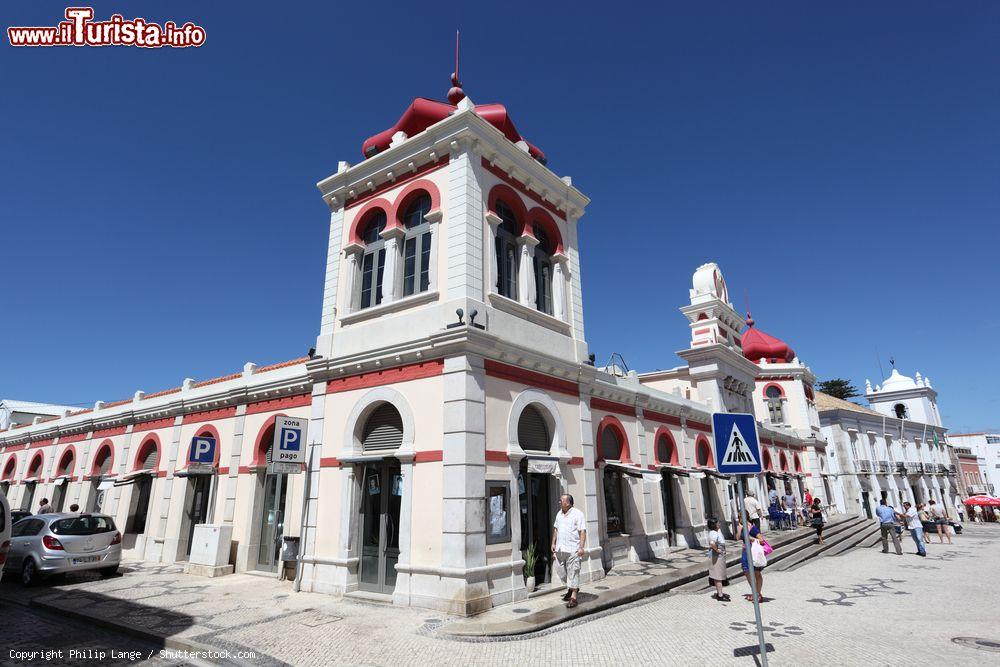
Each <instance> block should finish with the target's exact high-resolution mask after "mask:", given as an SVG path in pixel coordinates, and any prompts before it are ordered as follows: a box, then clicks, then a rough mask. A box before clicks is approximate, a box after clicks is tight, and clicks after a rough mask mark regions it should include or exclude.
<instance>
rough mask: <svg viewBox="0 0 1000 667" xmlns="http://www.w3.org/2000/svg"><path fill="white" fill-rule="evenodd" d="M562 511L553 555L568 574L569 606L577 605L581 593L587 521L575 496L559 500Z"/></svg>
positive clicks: (566, 577)
mask: <svg viewBox="0 0 1000 667" xmlns="http://www.w3.org/2000/svg"><path fill="white" fill-rule="evenodd" d="M559 508H560V511H559V512H556V521H555V523H554V524H553V526H552V527H553V528H554V530H553V531H552V553H553V555H555V557H556V561H557V562H558V563H559V565H560V566H561V567H562V568H563V569H564V570H565V579H566V589H567V590H566V595H564V596H563V600H566V606H567V607H568V608H570V609H572V608H573V607H575V606H576V605H577V601H576V594H577V593H579V592H580V561H581V559H582V558H583V555H584V554H585V553H586V547H587V519H586V518H585V517H584V516H583V512H581V511H580V510H578V509H577V508H575V507H573V496H571V495H569V494H568V493H566V494H563V495H562V496H560V497H559Z"/></svg>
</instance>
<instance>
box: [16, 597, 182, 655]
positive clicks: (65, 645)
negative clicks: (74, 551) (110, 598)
mask: <svg viewBox="0 0 1000 667" xmlns="http://www.w3.org/2000/svg"><path fill="white" fill-rule="evenodd" d="M161 648H163V646H162V644H154V643H151V642H146V641H142V640H139V639H135V638H133V637H129V636H128V635H123V634H121V633H118V632H114V631H111V630H103V629H100V628H95V627H93V626H92V625H89V624H87V623H86V622H85V621H75V622H74V621H71V620H69V619H67V618H65V617H60V616H58V615H56V614H52V613H49V612H44V611H39V610H37V609H29V608H27V607H23V606H19V605H15V604H9V603H8V604H3V603H0V667H9V666H12V665H25V664H41V663H43V662H44V663H45V664H46V665H81V664H87V663H91V664H97V663H98V662H99V663H100V664H101V665H102V666H103V665H108V666H110V667H117V666H119V665H132V664H135V663H136V662H141V663H143V664H146V665H154V666H155V667H168V666H170V665H178V666H179V665H186V664H190V663H188V662H187V661H184V660H173V659H165V658H161V657H160V656H159V651H160V649H161Z"/></svg>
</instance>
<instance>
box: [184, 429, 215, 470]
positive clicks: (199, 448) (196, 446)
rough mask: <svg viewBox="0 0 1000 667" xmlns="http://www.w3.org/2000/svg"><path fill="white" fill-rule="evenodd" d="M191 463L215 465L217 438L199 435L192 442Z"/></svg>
mask: <svg viewBox="0 0 1000 667" xmlns="http://www.w3.org/2000/svg"><path fill="white" fill-rule="evenodd" d="M189 460H190V462H191V463H215V438H210V437H208V436H204V435H199V436H196V437H194V438H192V440H191V456H190V459H189Z"/></svg>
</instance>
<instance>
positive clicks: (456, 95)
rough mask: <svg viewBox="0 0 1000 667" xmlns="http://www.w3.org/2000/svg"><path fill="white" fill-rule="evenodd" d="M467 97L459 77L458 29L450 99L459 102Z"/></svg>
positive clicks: (455, 102)
mask: <svg viewBox="0 0 1000 667" xmlns="http://www.w3.org/2000/svg"><path fill="white" fill-rule="evenodd" d="M464 99H465V91H464V90H462V82H461V81H460V80H459V78H458V30H456V31H455V71H454V72H452V74H451V89H450V90H449V91H448V101H449V102H451V103H452V104H458V103H459V102H461V101H462V100H464Z"/></svg>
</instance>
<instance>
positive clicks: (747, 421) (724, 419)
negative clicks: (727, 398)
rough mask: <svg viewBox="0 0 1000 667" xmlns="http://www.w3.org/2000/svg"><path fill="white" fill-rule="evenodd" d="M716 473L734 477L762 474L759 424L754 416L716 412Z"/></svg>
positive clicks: (714, 424)
mask: <svg viewBox="0 0 1000 667" xmlns="http://www.w3.org/2000/svg"><path fill="white" fill-rule="evenodd" d="M712 435H713V437H714V438H715V462H716V469H717V470H718V471H719V472H721V473H728V474H733V475H756V474H757V473H759V472H761V469H762V466H761V457H760V440H758V438H757V420H756V419H755V418H754V416H753V415H751V414H743V413H736V412H716V413H714V414H713V415H712Z"/></svg>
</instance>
